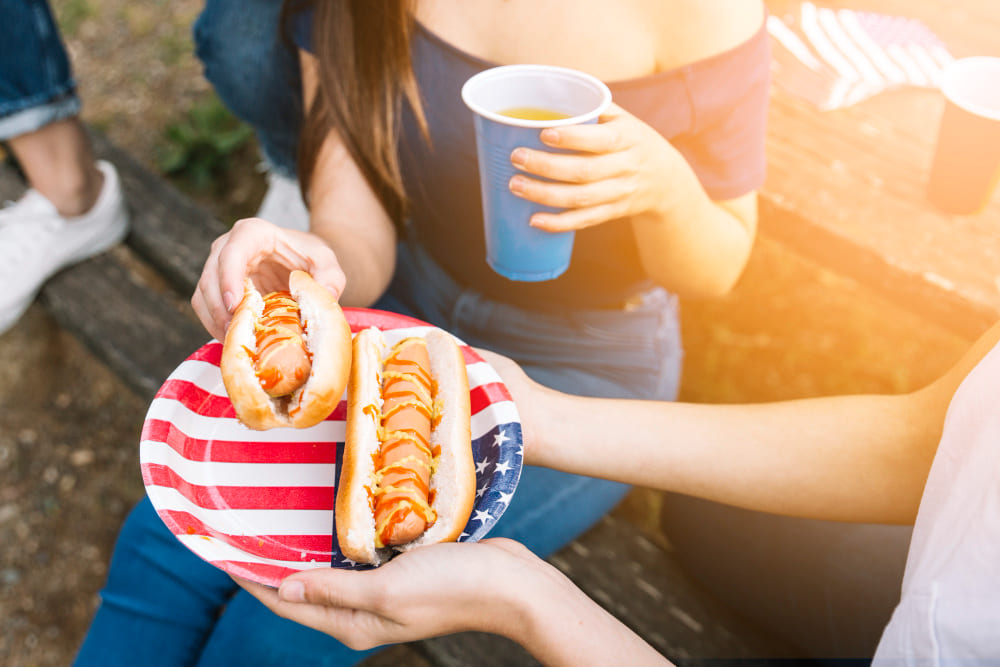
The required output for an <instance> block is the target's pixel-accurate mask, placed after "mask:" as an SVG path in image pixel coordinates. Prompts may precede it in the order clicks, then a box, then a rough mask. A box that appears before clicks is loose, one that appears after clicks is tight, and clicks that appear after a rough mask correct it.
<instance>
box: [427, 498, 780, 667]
mask: <svg viewBox="0 0 1000 667" xmlns="http://www.w3.org/2000/svg"><path fill="white" fill-rule="evenodd" d="M549 561H550V562H551V563H552V564H554V565H555V566H556V567H557V568H559V569H560V570H561V571H562V572H563V573H564V574H566V576H568V577H569V578H570V579H572V580H573V582H574V583H576V585H577V586H579V587H580V588H581V589H582V590H583V591H584V592H585V593H586V594H587V595H588V596H589V597H590V598H591V599H592V600H594V601H596V602H597V603H599V604H600V605H601V606H602V607H604V608H605V609H606V610H607V611H608V612H610V613H611V614H612V615H614V616H615V617H616V618H618V619H619V620H621V621H622V622H623V623H624V624H625V625H627V626H629V627H630V628H631V629H632V630H633V631H635V632H636V633H637V634H638V635H640V636H641V637H643V638H644V639H645V640H646V641H647V642H649V643H650V644H651V645H652V646H653V647H654V648H655V649H656V650H658V651H659V652H660V653H662V654H663V655H664V656H666V657H667V658H669V659H671V660H673V661H676V662H683V663H684V664H688V665H690V664H699V663H701V662H706V663H707V662H713V661H718V660H723V659H726V660H728V659H763V658H778V659H780V658H793V657H796V656H797V655H799V654H798V652H797V651H796V650H795V649H794V648H793V647H790V646H788V645H787V644H785V643H783V642H781V641H780V640H777V639H775V638H773V637H770V636H768V635H767V634H766V633H764V632H763V631H762V630H760V629H759V628H757V627H755V626H754V625H753V624H751V623H750V622H749V621H746V620H745V619H742V618H740V617H738V616H736V615H735V614H733V612H731V611H730V610H729V609H727V608H726V607H725V606H724V605H723V604H722V603H721V602H719V601H718V600H716V599H715V598H713V597H712V596H711V595H710V594H709V593H708V592H706V591H705V590H704V589H702V588H700V587H699V586H698V585H697V584H695V583H694V582H693V581H692V580H691V579H690V578H689V577H688V576H687V575H686V574H685V573H684V571H683V570H682V569H681V567H680V565H679V564H678V563H677V561H676V560H675V559H674V558H673V557H672V556H671V554H670V553H668V552H666V551H664V550H663V549H662V548H660V547H659V546H657V545H656V544H654V543H652V542H651V541H649V540H647V539H646V538H645V537H643V536H642V535H641V534H639V532H638V531H637V530H636V528H635V526H634V525H632V524H631V523H629V522H628V521H625V520H623V519H620V518H617V517H615V516H606V517H604V518H603V519H602V520H601V521H600V522H599V523H598V524H597V525H596V526H595V527H594V528H592V529H591V530H589V531H588V532H587V533H585V534H584V535H582V536H580V538H578V539H577V540H575V541H574V542H573V543H571V544H570V545H569V546H568V547H566V548H565V549H562V550H561V551H560V552H558V553H557V554H555V555H553V556H552V557H551V558H550V559H549ZM424 648H425V649H426V650H427V651H428V653H429V655H431V656H432V659H433V661H434V662H435V664H438V665H443V666H446V667H459V666H461V665H496V666H497V667H508V666H511V667H513V666H514V665H536V664H538V662H537V661H536V660H534V659H533V658H532V657H531V656H530V655H528V654H527V653H526V652H525V651H524V650H523V649H521V648H520V647H518V646H516V645H515V644H513V643H512V642H510V641H508V640H506V639H504V638H502V637H497V636H495V635H488V634H483V633H463V634H458V635H452V636H450V637H440V638H438V639H433V640H430V641H427V642H424ZM623 664H624V663H623Z"/></svg>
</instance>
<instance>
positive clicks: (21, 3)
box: [0, 0, 80, 140]
mask: <svg viewBox="0 0 1000 667" xmlns="http://www.w3.org/2000/svg"><path fill="white" fill-rule="evenodd" d="M0 44H3V48H0V140H5V139H10V138H12V137H17V136H20V135H22V134H27V133H28V132H34V131H35V130H37V129H39V128H41V127H44V126H45V125H48V124H49V123H53V122H55V121H57V120H62V119H63V118H68V117H70V116H74V115H76V114H77V113H79V111H80V100H79V99H78V98H77V96H76V93H75V90H76V82H75V81H74V80H73V72H72V69H71V67H70V63H69V58H68V57H67V55H66V49H65V48H64V47H63V43H62V39H61V38H60V37H59V30H58V28H57V27H56V24H55V21H54V20H53V18H52V10H51V9H50V8H49V4H48V2H46V1H45V0H13V1H11V2H5V3H4V7H3V20H2V21H0Z"/></svg>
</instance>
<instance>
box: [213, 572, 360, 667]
mask: <svg viewBox="0 0 1000 667" xmlns="http://www.w3.org/2000/svg"><path fill="white" fill-rule="evenodd" d="M378 650H379V649H372V650H368V651H353V650H351V649H349V648H347V647H346V646H344V645H343V644H341V643H340V642H338V641H337V640H336V639H334V638H333V637H330V636H329V635H325V634H323V633H322V632H318V631H316V630H313V629H311V628H307V627H305V626H304V625H299V624H298V623H295V622H293V621H289V620H287V619H284V618H281V617H280V616H276V615H275V614H273V613H272V612H271V610H270V609H268V608H267V607H265V606H264V605H262V604H261V603H260V602H259V601H258V600H257V599H256V598H255V597H253V596H252V595H250V594H249V593H247V592H246V591H243V590H240V591H239V592H237V594H236V596H235V597H233V599H232V600H230V602H229V604H228V605H226V609H225V611H224V612H223V613H222V616H221V617H220V618H219V621H218V623H217V624H216V626H215V628H214V629H213V631H212V635H211V637H210V638H209V639H208V642H207V643H206V644H205V647H204V649H203V650H202V653H201V658H200V660H199V662H198V664H199V665H201V666H203V667H216V666H217V665H242V666H244V667H285V666H286V665H310V666H314V667H326V666H329V667H347V666H348V665H353V664H355V663H358V662H360V661H361V660H363V659H364V658H366V657H368V656H369V655H372V654H374V653H376V652H377V651H378Z"/></svg>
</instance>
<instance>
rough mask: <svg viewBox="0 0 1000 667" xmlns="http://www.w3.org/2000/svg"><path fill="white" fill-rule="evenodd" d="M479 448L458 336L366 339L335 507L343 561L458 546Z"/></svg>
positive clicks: (372, 332)
mask: <svg viewBox="0 0 1000 667" xmlns="http://www.w3.org/2000/svg"><path fill="white" fill-rule="evenodd" d="M471 440H472V438H471V427H470V402H469V380H468V376H467V374H466V370H465V360H464V359H463V357H462V353H461V351H460V350H459V349H458V346H457V345H456V344H455V341H454V339H453V338H452V337H451V336H450V335H448V334H447V333H445V332H443V331H440V330H431V331H429V332H427V333H426V334H425V335H423V336H419V337H413V338H407V339H404V340H402V341H400V342H399V343H397V344H396V345H394V346H392V347H391V348H388V346H387V345H386V343H385V339H384V336H383V334H382V332H380V331H379V330H378V329H375V328H369V329H364V330H362V331H360V332H359V333H358V334H357V336H355V338H354V344H353V362H352V367H351V378H350V383H349V385H348V392H347V433H346V439H345V448H344V457H343V465H342V470H341V474H340V482H339V484H338V488H337V499H336V506H335V511H336V523H337V541H338V543H339V545H340V551H341V553H343V554H344V555H345V556H346V557H347V558H350V559H351V560H353V561H356V562H359V563H372V564H376V565H377V564H379V563H380V562H382V561H383V560H385V559H386V558H388V557H389V556H391V555H392V553H394V552H395V551H406V550H407V549H411V548H413V547H416V546H420V545H423V544H433V543H436V542H448V541H454V540H456V539H458V537H459V535H461V533H462V529H463V528H465V525H466V523H467V522H468V520H469V516H470V515H471V514H472V506H473V504H474V501H475V489H476V473H475V464H474V462H473V460H472V447H471Z"/></svg>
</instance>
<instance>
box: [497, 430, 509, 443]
mask: <svg viewBox="0 0 1000 667" xmlns="http://www.w3.org/2000/svg"><path fill="white" fill-rule="evenodd" d="M508 440H510V438H508V437H507V434H506V433H504V432H503V429H500V430H499V431H497V434H496V435H495V436H493V446H494V447H502V446H503V444H504V443H505V442H507V441H508Z"/></svg>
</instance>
